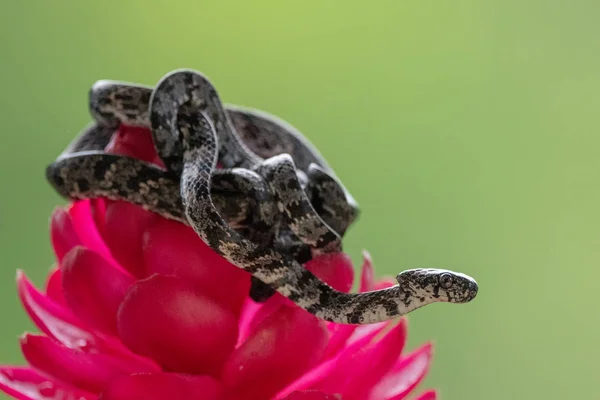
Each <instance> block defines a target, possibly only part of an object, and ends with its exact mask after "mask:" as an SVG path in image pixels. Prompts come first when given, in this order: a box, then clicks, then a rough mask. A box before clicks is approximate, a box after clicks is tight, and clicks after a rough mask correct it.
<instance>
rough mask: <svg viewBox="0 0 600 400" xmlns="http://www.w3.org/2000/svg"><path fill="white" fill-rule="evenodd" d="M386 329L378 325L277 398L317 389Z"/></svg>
mask: <svg viewBox="0 0 600 400" xmlns="http://www.w3.org/2000/svg"><path fill="white" fill-rule="evenodd" d="M384 327H385V325H378V326H377V329H374V330H369V331H367V333H366V334H365V335H363V336H361V337H360V338H359V339H357V340H355V341H354V342H353V343H351V344H349V345H348V346H347V347H346V348H345V349H343V350H342V351H340V352H339V353H338V354H337V355H336V356H335V357H332V358H330V359H328V360H326V361H325V362H322V363H321V364H319V365H317V366H315V367H314V368H312V369H311V370H309V371H308V372H306V373H305V374H304V375H302V376H301V377H300V378H298V379H296V380H295V381H294V382H292V383H291V384H290V385H289V386H287V387H286V388H284V389H283V390H281V391H280V392H279V393H278V395H277V398H281V397H285V396H287V395H289V394H290V393H292V392H294V391H296V390H306V389H316V388H317V386H318V385H319V384H320V382H321V381H323V380H324V379H326V378H327V377H328V376H329V375H330V374H332V373H334V371H336V370H337V369H338V368H339V367H340V365H342V367H343V364H344V362H345V361H346V360H348V359H350V358H351V357H352V355H353V354H354V353H356V352H358V351H360V349H362V348H363V347H365V346H366V345H367V344H368V343H369V342H370V341H371V340H373V338H374V337H375V336H376V335H377V334H378V333H379V332H381V330H382V329H383V328H384ZM333 393H335V392H333Z"/></svg>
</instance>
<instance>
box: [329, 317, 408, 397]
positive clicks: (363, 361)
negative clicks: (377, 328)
mask: <svg viewBox="0 0 600 400" xmlns="http://www.w3.org/2000/svg"><path fill="white" fill-rule="evenodd" d="M390 325H391V324H390ZM390 325H388V326H390ZM406 325H407V324H406V319H402V320H400V323H398V324H397V325H395V326H393V327H391V328H390V329H389V330H388V331H387V332H386V333H385V334H384V335H383V337H381V338H380V339H379V340H377V341H373V342H371V343H370V344H369V345H368V346H365V347H364V348H363V349H361V351H358V352H357V353H356V354H355V355H354V357H352V360H349V361H348V364H347V365H346V366H345V368H344V367H342V366H340V368H339V369H338V376H337V377H335V375H336V374H333V376H330V377H329V378H328V380H330V383H331V386H326V385H325V384H324V383H322V385H325V387H329V391H331V388H338V389H337V390H340V391H342V394H343V397H344V399H348V400H353V399H354V400H364V399H365V398H367V394H368V393H369V391H370V389H371V388H372V387H373V386H374V385H376V384H377V382H379V381H380V380H381V378H382V377H383V376H385V375H386V373H387V372H388V371H389V370H390V368H391V367H392V366H393V365H394V363H395V362H396V361H397V360H398V359H399V358H400V354H401V353H402V349H404V345H405V344H406V332H407V327H406ZM332 377H335V378H334V379H331V378H332ZM341 382H343V383H341ZM341 388H343V389H341Z"/></svg>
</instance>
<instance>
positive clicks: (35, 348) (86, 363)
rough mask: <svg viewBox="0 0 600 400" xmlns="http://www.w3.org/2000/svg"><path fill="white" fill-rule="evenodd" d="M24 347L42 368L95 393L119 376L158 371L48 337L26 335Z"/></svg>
mask: <svg viewBox="0 0 600 400" xmlns="http://www.w3.org/2000/svg"><path fill="white" fill-rule="evenodd" d="M21 350H22V352H23V355H24V356H25V359H26V360H27V362H28V363H29V364H30V365H31V366H32V367H34V368H36V369H37V370H38V371H42V372H44V373H46V374H48V375H49V376H53V377H55V378H56V379H58V380H60V381H62V382H68V383H70V384H72V385H73V386H74V387H78V388H81V389H84V390H87V391H89V392H91V393H99V392H101V391H102V389H103V388H104V387H106V385H107V384H108V382H109V381H110V380H112V379H114V378H115V377H116V376H119V375H124V374H127V375H129V374H132V373H135V372H151V371H154V370H153V369H152V368H149V367H148V366H146V365H144V364H141V363H138V364H137V365H136V367H138V368H131V367H132V365H131V364H127V363H122V362H121V360H119V359H118V358H115V357H111V356H109V355H105V354H98V353H90V352H84V351H81V350H76V349H70V348H68V347H65V346H63V345H61V344H60V343H58V342H56V341H54V340H52V339H50V338H48V337H47V336H40V335H31V334H25V335H24V336H23V337H22V338H21Z"/></svg>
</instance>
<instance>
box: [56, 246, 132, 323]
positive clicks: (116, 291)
mask: <svg viewBox="0 0 600 400" xmlns="http://www.w3.org/2000/svg"><path fill="white" fill-rule="evenodd" d="M62 269H63V290H64V294H65V299H66V300H67V304H68V305H69V307H70V308H71V310H72V311H73V312H74V313H75V315H77V316H78V317H79V318H81V320H82V321H84V322H86V323H88V324H89V325H91V326H94V327H95V328H97V329H100V330H102V331H104V332H108V333H111V334H116V332H117V322H116V315H117V310H118V308H119V306H120V305H121V302H122V301H123V299H124V298H125V294H126V293H127V291H128V290H129V288H130V287H131V285H133V284H134V282H135V279H134V278H133V277H132V276H131V275H129V274H128V273H127V272H126V271H124V270H123V269H121V268H119V267H116V266H114V265H113V264H111V263H109V262H107V261H106V260H105V259H104V258H103V257H102V256H101V255H99V254H98V253H96V252H94V251H92V250H88V249H86V248H83V247H80V246H77V247H75V248H73V249H72V250H71V251H70V252H69V253H67V255H66V256H65V257H64V259H63V263H62Z"/></svg>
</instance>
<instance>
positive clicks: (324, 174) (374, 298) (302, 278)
mask: <svg viewBox="0 0 600 400" xmlns="http://www.w3.org/2000/svg"><path fill="white" fill-rule="evenodd" d="M107 88H109V89H107ZM115 88H118V90H116V89H115ZM123 88H125V89H123ZM131 88H136V89H131ZM140 88H142V87H140V86H131V85H130V86H125V85H121V86H119V84H115V83H110V84H108V85H107V84H102V85H100V89H98V87H96V90H95V91H94V90H92V99H94V98H96V99H100V100H106V99H110V98H111V96H112V100H111V101H109V102H104V103H103V102H102V101H98V102H97V103H96V105H93V106H92V109H93V110H96V115H97V120H98V121H102V120H103V119H105V121H104V124H96V125H92V126H91V127H90V128H89V129H88V130H87V131H85V132H84V133H83V134H82V136H81V137H80V138H79V139H77V140H76V141H75V142H74V143H73V144H72V145H71V146H70V147H69V148H67V150H66V151H65V152H64V153H63V156H62V157H59V159H58V160H57V161H56V162H55V163H53V164H52V165H51V166H50V167H49V168H48V170H47V176H48V178H49V180H50V181H51V182H52V184H53V185H54V187H55V188H56V189H57V190H58V191H59V192H60V193H61V194H63V195H65V196H67V197H71V198H88V197H98V196H107V197H109V198H116V199H126V200H127V201H130V202H133V203H136V204H140V205H142V206H144V207H145V208H147V209H149V210H152V211H156V212H159V213H161V214H162V215H164V216H167V217H169V218H173V219H176V220H179V221H182V222H184V223H188V224H190V225H191V226H192V228H193V229H194V230H195V231H196V232H197V233H198V235H199V236H200V237H201V238H202V240H203V241H204V242H206V243H207V244H208V245H209V246H210V247H211V248H212V249H213V250H215V251H216V252H217V253H219V254H220V255H222V256H223V257H224V258H226V259H227V260H229V261H230V262H231V263H233V264H234V265H236V266H238V267H240V268H242V269H244V270H246V271H248V272H249V273H250V274H252V276H253V277H255V278H257V279H258V280H260V281H261V282H263V283H264V284H266V285H268V287H269V288H271V289H272V290H275V291H277V292H279V293H281V294H282V295H284V296H286V297H288V298H289V299H290V300H292V301H293V302H295V303H296V304H297V305H298V306H300V307H302V308H304V309H306V310H307V311H309V312H311V313H313V314H314V315H316V316H317V317H319V318H322V319H325V320H328V321H334V322H338V323H348V324H365V323H374V322H379V321H384V320H388V319H391V318H395V317H397V316H400V315H404V314H406V313H408V312H410V311H412V310H414V309H417V308H419V307H422V306H424V305H426V304H430V303H433V302H451V303H465V302H468V301H470V300H472V299H473V298H474V297H475V296H476V294H477V290H478V287H477V284H476V282H475V281H474V280H473V279H472V278H470V277H468V276H466V275H463V274H460V273H456V272H452V271H447V270H440V269H415V270H407V271H404V272H402V273H400V274H398V276H397V281H398V285H396V286H393V287H391V288H387V289H383V290H378V291H373V292H367V293H358V294H349V293H342V292H338V291H336V290H334V289H332V288H331V287H330V286H328V285H326V284H325V283H324V282H322V281H321V280H319V279H318V278H317V277H315V276H314V275H313V274H312V273H310V272H309V271H308V270H306V269H305V268H304V267H303V266H302V265H301V262H299V261H298V260H297V257H295V256H294V254H293V252H288V251H284V250H281V249H278V248H277V247H276V246H270V245H268V244H265V243H268V242H269V240H264V238H261V237H260V235H258V237H252V236H253V235H250V236H247V235H242V234H240V232H238V231H236V230H234V229H233V227H232V226H231V225H230V223H229V221H228V220H229V219H230V218H231V217H232V215H231V214H235V212H232V211H231V209H230V208H228V207H227V206H226V204H227V201H223V200H222V199H221V200H220V199H219V195H218V193H219V190H220V189H223V188H224V187H233V188H234V189H235V190H234V191H238V192H239V193H242V194H243V195H244V196H243V197H245V198H246V199H250V200H249V202H250V203H253V204H250V205H249V206H248V209H251V208H252V209H253V211H254V212H255V213H256V215H257V216H256V217H255V218H254V221H253V222H251V225H252V227H253V228H255V229H253V230H254V232H263V231H269V229H270V227H272V226H274V225H277V224H276V223H275V222H274V221H273V218H275V215H276V214H277V213H276V212H273V209H272V208H270V207H273V205H274V204H275V205H276V207H277V208H278V209H279V211H281V218H283V220H284V226H286V227H289V229H290V230H291V231H292V232H293V234H294V235H296V237H297V238H299V240H300V241H301V242H302V243H304V244H305V245H307V246H309V247H310V249H311V250H312V251H313V254H314V253H317V254H319V253H320V252H329V251H339V249H340V248H341V247H340V245H341V244H340V234H339V231H336V230H334V229H332V227H331V226H332V225H335V224H336V223H337V224H338V229H340V231H341V233H342V234H343V231H345V228H347V226H348V225H349V224H350V223H351V222H352V220H353V219H354V217H353V216H350V215H352V214H353V215H354V216H355V215H356V206H355V203H354V200H353V199H352V198H351V196H350V195H349V194H348V193H347V191H346V190H345V189H344V188H343V187H342V186H341V184H340V183H339V182H338V181H337V179H336V178H334V177H333V176H332V174H331V175H330V173H331V171H330V170H328V167H327V165H326V164H324V163H323V162H321V165H319V164H317V162H318V161H320V160H318V159H317V160H315V158H316V157H315V156H314V154H315V153H314V152H311V151H308V153H309V156H308V158H310V157H312V158H313V160H312V162H310V163H306V162H304V163H302V161H298V160H302V159H303V158H302V157H304V156H296V157H293V156H292V155H290V154H285V153H284V154H279V155H276V156H273V157H270V158H269V159H267V160H264V159H262V158H261V157H259V156H258V155H256V154H254V153H252V152H251V151H250V150H249V149H248V148H247V147H246V146H245V145H244V144H243V143H242V142H241V141H240V139H239V137H238V136H237V135H236V133H235V128H234V127H233V125H232V123H231V122H230V119H229V117H228V115H227V113H233V114H234V115H235V112H236V111H230V110H232V109H230V110H228V111H227V112H226V111H225V110H224V108H223V107H222V106H221V103H220V100H219V98H218V96H217V94H216V91H215V90H214V88H213V87H212V85H211V84H210V83H209V82H208V80H207V79H206V78H205V77H204V76H203V75H201V74H199V73H197V72H195V71H191V70H177V71H174V72H171V73H169V74H168V75H167V76H165V77H164V78H163V79H162V80H161V81H160V82H159V83H158V85H157V86H156V88H155V89H154V90H153V91H152V90H149V89H147V88H143V90H142V89H140ZM111 90H112V92H111ZM128 90H130V92H128V94H127V95H123V93H124V92H127V91H128ZM148 90H149V91H150V96H148ZM107 91H108V95H106V93H107ZM116 92H119V93H120V94H119V96H118V97H119V98H120V99H124V100H126V101H124V102H123V103H122V104H123V105H122V106H121V107H120V108H119V107H115V104H117V103H118V101H115V96H114V93H116ZM94 93H104V95H97V96H96V97H94V96H95V95H94ZM92 103H93V104H94V101H92ZM106 104H110V107H108V109H110V110H111V112H108V113H107V112H104V111H103V110H104V109H105V108H106V107H104V106H105V105H106ZM147 104H149V109H148V108H147ZM103 107H104V108H103ZM115 110H118V111H119V112H114V111H115ZM241 112H242V113H243V111H241ZM246 115H250V116H251V117H253V116H256V115H257V114H255V115H253V114H248V113H246ZM251 117H249V118H251ZM258 118H260V116H258ZM232 119H233V120H235V118H232ZM148 121H150V125H151V128H152V134H153V138H154V142H155V146H156V149H157V151H158V154H159V156H160V157H161V159H162V160H163V162H164V163H165V165H166V167H167V171H166V172H165V171H163V170H161V169H159V168H157V167H155V166H153V165H151V164H146V163H143V162H141V161H139V160H135V159H132V158H128V157H123V156H117V155H111V154H106V153H103V152H101V151H100V149H101V148H102V146H101V145H102V144H103V143H104V142H105V141H106V139H105V138H106V137H109V133H108V132H109V130H110V128H112V129H114V126H115V125H116V122H127V123H130V124H132V125H144V126H147V124H148ZM238 121H239V119H238ZM263 121H268V122H271V121H270V120H269V119H268V118H263ZM238 126H239V125H238ZM288 129H289V128H288ZM288 136H289V134H288ZM296 137H301V136H296ZM298 148H303V149H306V148H308V147H307V146H306V145H304V146H299V147H298ZM305 159H306V158H305ZM315 161H316V162H315ZM217 163H220V164H221V165H222V166H223V167H225V168H227V169H226V170H224V171H221V170H217ZM296 163H298V164H299V165H298V169H296V166H297V165H296ZM302 168H304V169H302ZM302 172H306V173H307V176H306V177H304V176H303V174H302ZM177 176H180V182H178V181H177ZM311 179H312V183H310V182H311ZM307 181H308V182H307ZM324 181H327V182H329V184H331V183H332V182H333V184H334V185H333V186H337V189H335V188H334V189H333V191H334V192H337V193H338V195H339V197H338V198H337V200H339V198H340V197H342V196H343V199H344V200H345V204H335V205H334V206H331V204H328V205H327V204H326V203H327V202H328V201H331V199H330V198H322V200H323V203H321V204H326V206H324V207H323V208H322V210H321V211H322V213H321V214H320V213H319V212H318V211H317V210H315V206H314V205H313V203H317V202H315V201H314V200H313V202H311V199H310V198H309V193H312V196H313V197H315V195H314V193H315V192H317V195H316V196H317V197H318V196H319V194H318V193H319V189H318V185H317V184H315V183H314V182H320V183H322V182H324ZM311 185H313V186H312V189H311ZM315 188H316V189H315ZM320 193H321V196H322V197H323V196H324V195H323V194H322V193H325V192H324V191H321V192H320ZM219 205H220V206H219ZM261 205H262V206H265V207H264V208H263V209H262V210H261ZM333 210H343V211H341V212H343V213H345V214H344V215H345V219H343V220H342V221H339V220H335V219H336V217H339V216H333V218H332V219H333V220H335V221H334V222H332V223H331V225H329V224H328V223H327V222H325V221H324V220H325V219H326V217H325V215H328V216H329V217H332V215H333V214H335V211H333ZM228 212H230V214H229V215H228V214H227V213H228ZM249 214H253V213H252V212H250V213H249ZM224 217H225V218H224ZM228 217H229V218H228ZM226 219H227V220H226ZM260 223H264V226H260ZM257 224H258V225H257ZM344 225H345V227H344ZM261 239H263V240H261Z"/></svg>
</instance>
